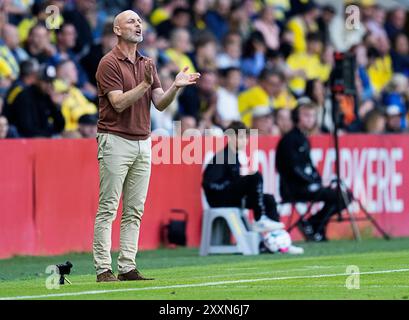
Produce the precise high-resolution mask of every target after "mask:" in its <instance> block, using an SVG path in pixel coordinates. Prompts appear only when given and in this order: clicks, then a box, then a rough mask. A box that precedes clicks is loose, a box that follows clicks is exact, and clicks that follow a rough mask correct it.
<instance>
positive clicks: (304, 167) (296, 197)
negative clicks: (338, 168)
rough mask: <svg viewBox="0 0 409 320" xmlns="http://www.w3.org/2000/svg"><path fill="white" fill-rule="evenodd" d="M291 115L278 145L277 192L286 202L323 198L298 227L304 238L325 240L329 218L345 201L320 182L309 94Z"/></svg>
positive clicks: (313, 108)
mask: <svg viewBox="0 0 409 320" xmlns="http://www.w3.org/2000/svg"><path fill="white" fill-rule="evenodd" d="M292 118H293V122H294V128H293V129H292V130H291V131H290V132H288V133H287V134H285V135H284V136H283V137H282V139H281V140H280V142H279V143H278V146H277V153H276V167H277V171H278V173H279V174H280V194H281V197H282V199H283V201H285V202H298V201H299V202H302V201H313V202H319V201H323V202H324V207H323V208H322V209H321V210H320V211H319V212H317V213H316V214H315V215H313V216H311V218H309V219H308V220H302V221H301V222H300V225H299V228H300V229H301V231H302V232H303V234H304V236H305V237H306V239H307V240H314V241H325V240H326V235H325V229H326V225H327V224H328V221H329V219H330V218H331V216H332V215H334V214H336V213H338V212H340V211H341V210H343V209H344V208H345V205H341V203H342V202H340V201H338V200H339V199H338V194H337V191H336V190H334V189H331V188H329V187H323V186H322V182H321V176H320V175H319V173H318V171H317V169H316V168H315V167H314V165H313V163H312V161H311V157H310V150H311V148H310V144H309V141H308V138H307V135H308V134H309V133H310V132H311V131H312V130H313V129H314V128H315V125H316V118H317V111H316V107H315V106H314V104H312V102H311V101H310V100H309V99H308V98H301V99H300V100H299V105H298V106H297V108H296V109H294V110H293V111H292Z"/></svg>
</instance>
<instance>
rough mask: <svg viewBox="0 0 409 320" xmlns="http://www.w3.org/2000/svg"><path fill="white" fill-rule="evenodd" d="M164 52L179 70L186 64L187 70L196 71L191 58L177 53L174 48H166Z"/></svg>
mask: <svg viewBox="0 0 409 320" xmlns="http://www.w3.org/2000/svg"><path fill="white" fill-rule="evenodd" d="M165 54H166V56H168V58H169V59H170V60H171V61H172V62H173V63H174V64H176V65H177V66H178V68H179V69H180V70H182V69H183V68H184V67H186V66H187V67H189V72H196V68H195V66H194V65H193V62H192V60H190V58H189V57H188V56H187V55H185V54H183V53H179V52H177V51H176V50H174V49H167V50H166V51H165Z"/></svg>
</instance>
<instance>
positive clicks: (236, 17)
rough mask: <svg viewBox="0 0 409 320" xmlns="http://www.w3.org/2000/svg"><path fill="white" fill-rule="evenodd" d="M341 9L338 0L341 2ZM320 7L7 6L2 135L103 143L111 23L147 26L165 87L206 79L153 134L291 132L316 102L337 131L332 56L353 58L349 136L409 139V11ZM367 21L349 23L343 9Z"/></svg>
mask: <svg viewBox="0 0 409 320" xmlns="http://www.w3.org/2000/svg"><path fill="white" fill-rule="evenodd" d="M340 1H341V0H340ZM335 2H337V1H327V2H326V3H327V4H325V5H322V4H318V3H315V2H314V1H313V0H162V1H160V0H157V1H154V0H134V1H132V0H113V1H108V0H105V1H96V0H71V1H70V0H68V1H62V0H0V6H1V8H0V9H1V10H0V138H16V137H63V138H81V137H85V138H90V137H95V134H96V124H97V119H98V114H97V112H98V108H97V104H98V97H97V90H96V85H97V84H96V80H95V72H96V69H97V66H98V62H99V60H100V59H101V58H102V57H103V55H105V54H106V53H107V52H108V51H109V50H111V49H112V48H113V47H114V46H115V44H116V36H115V35H114V34H113V32H112V21H113V17H114V16H115V15H116V14H118V13H119V12H121V11H123V10H126V9H132V10H134V11H135V12H137V13H138V14H139V15H140V17H141V18H142V19H143V21H144V23H143V36H144V40H143V42H142V43H140V44H139V45H138V50H139V51H140V52H141V53H142V54H143V55H146V56H149V57H151V58H153V59H154V61H155V62H156V65H157V67H158V73H159V76H160V80H161V83H162V87H163V88H164V90H166V89H167V88H168V87H170V85H171V84H172V81H173V79H174V76H175V75H176V73H177V72H179V71H180V70H181V69H182V68H183V67H184V66H189V68H190V71H191V72H195V71H199V72H200V73H201V75H202V76H201V78H200V80H199V82H198V83H197V85H196V86H190V87H187V88H186V89H184V90H183V91H181V92H180V93H179V94H178V97H177V99H176V100H175V101H174V103H172V104H171V105H170V106H169V107H168V108H167V109H166V110H165V111H164V112H159V111H157V110H156V109H155V108H154V107H152V113H151V115H152V130H156V129H161V130H160V131H158V132H160V133H161V134H168V135H172V134H174V130H173V129H174V121H180V123H181V130H182V133H183V132H185V131H186V130H187V129H198V130H200V132H202V133H205V132H206V133H207V132H210V133H211V134H218V133H220V132H222V130H223V128H226V127H227V126H228V125H229V124H230V123H231V122H232V121H235V120H241V121H243V122H244V123H245V124H246V126H248V127H249V128H254V129H258V130H259V134H266V135H281V134H283V133H285V132H287V131H289V130H290V129H291V128H292V125H293V124H292V120H291V110H292V109H293V108H294V107H295V106H296V105H297V100H298V99H300V98H303V99H305V98H306V97H308V98H309V99H310V100H311V101H312V102H313V103H314V104H315V105H316V108H317V111H318V112H317V115H318V116H317V122H316V127H315V130H314V133H317V134H319V133H328V132H331V131H332V130H333V127H334V123H333V119H332V116H331V114H332V108H333V103H332V102H331V101H332V100H331V90H330V85H329V80H330V75H331V70H332V69H333V67H334V52H351V53H353V54H354V55H355V57H356V70H355V71H356V72H355V86H356V89H357V94H356V95H354V96H351V95H345V94H338V95H337V96H336V101H337V104H338V105H339V112H340V123H339V125H340V127H341V129H342V131H344V132H346V133H347V132H367V133H375V134H381V133H401V132H406V131H407V127H408V124H407V120H408V119H407V116H408V102H409V85H408V76H409V41H408V36H407V35H408V34H409V32H408V31H409V29H408V23H407V11H406V9H404V8H402V7H394V8H389V9H386V8H384V7H382V6H381V5H378V4H376V3H375V1H374V0H354V1H350V0H345V1H343V8H342V10H341V11H339V10H338V11H339V12H337V9H339V8H336V7H334V6H333V4H335ZM350 5H356V6H358V8H359V15H358V17H359V19H355V21H354V23H355V25H353V26H352V27H347V26H346V19H347V18H348V17H347V15H346V13H345V9H346V8H347V6H350Z"/></svg>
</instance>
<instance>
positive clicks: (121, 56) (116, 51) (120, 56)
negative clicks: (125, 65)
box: [112, 45, 144, 61]
mask: <svg viewBox="0 0 409 320" xmlns="http://www.w3.org/2000/svg"><path fill="white" fill-rule="evenodd" d="M112 51H113V52H114V54H115V56H116V57H117V58H118V59H119V60H122V61H126V60H128V61H129V59H128V57H127V56H126V55H125V54H124V53H123V52H122V50H121V49H120V48H119V46H118V45H116V46H115V47H114V48H113V50H112ZM143 57H144V56H143V55H142V54H141V53H140V52H139V51H138V50H136V61H138V60H140V59H143Z"/></svg>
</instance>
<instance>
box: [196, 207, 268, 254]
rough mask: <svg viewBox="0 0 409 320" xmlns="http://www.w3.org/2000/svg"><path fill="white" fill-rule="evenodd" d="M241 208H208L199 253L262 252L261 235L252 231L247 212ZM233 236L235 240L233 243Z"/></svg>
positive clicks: (205, 213) (205, 212)
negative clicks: (246, 215)
mask: <svg viewBox="0 0 409 320" xmlns="http://www.w3.org/2000/svg"><path fill="white" fill-rule="evenodd" d="M244 211H247V210H243V209H241V208H208V209H206V210H204V213H203V220H202V239H201V243H200V251H199V254H200V255H201V256H206V255H208V254H212V253H214V254H217V253H219V254H220V253H221V254H227V253H241V254H243V255H257V254H259V253H260V248H259V246H260V241H261V236H260V234H259V233H258V232H254V231H250V229H249V227H248V221H247V218H246V217H245V212H244ZM231 236H233V237H234V240H235V242H234V243H233V244H232V241H231V240H232V239H231Z"/></svg>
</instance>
